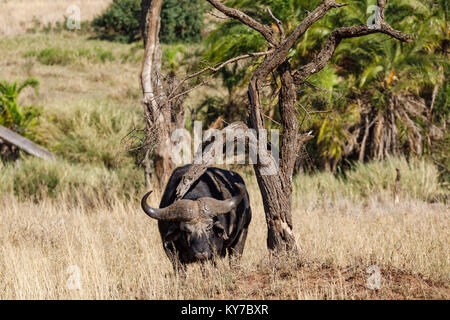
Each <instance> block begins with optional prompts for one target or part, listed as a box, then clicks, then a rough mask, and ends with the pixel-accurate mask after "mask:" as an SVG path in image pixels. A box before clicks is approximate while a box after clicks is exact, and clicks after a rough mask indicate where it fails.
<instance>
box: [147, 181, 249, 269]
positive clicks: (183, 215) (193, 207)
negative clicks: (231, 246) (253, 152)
mask: <svg viewBox="0 0 450 320" xmlns="http://www.w3.org/2000/svg"><path fill="white" fill-rule="evenodd" d="M236 186H237V187H238V188H239V194H238V195H237V196H234V197H232V198H230V199H226V200H217V199H214V198H210V197H203V198H198V199H196V200H188V199H181V200H178V201H175V202H173V203H172V204H171V205H169V206H168V207H165V208H152V207H151V206H149V205H148V203H147V198H148V196H149V195H150V194H151V193H152V191H150V192H148V193H147V194H146V195H145V196H144V197H143V198H142V201H141V206H142V209H143V210H144V212H145V213H146V214H147V215H148V216H149V217H151V218H153V219H156V220H162V221H172V222H174V224H172V225H171V228H170V229H169V230H168V232H167V234H166V235H165V236H164V237H163V241H165V242H173V241H177V240H178V241H181V243H183V247H184V248H186V249H187V250H185V252H183V254H184V255H185V258H186V260H188V261H201V260H207V259H211V258H212V256H213V252H214V249H217V247H218V246H220V244H221V243H222V244H223V242H224V241H225V240H227V239H228V236H227V232H226V230H225V228H224V227H223V226H222V224H221V223H220V221H219V220H218V219H214V218H215V217H218V216H220V215H223V214H226V213H228V212H230V211H231V210H233V209H235V208H236V207H237V206H238V205H239V203H240V202H241V201H242V199H243V198H244V196H245V187H244V186H243V185H240V184H237V185H236Z"/></svg>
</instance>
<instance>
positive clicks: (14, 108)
mask: <svg viewBox="0 0 450 320" xmlns="http://www.w3.org/2000/svg"><path fill="white" fill-rule="evenodd" d="M27 87H32V88H34V89H35V93H36V94H38V92H37V90H38V88H39V81H38V80H37V79H35V78H30V79H28V80H26V81H24V82H23V83H21V84H20V85H19V84H18V82H17V81H15V82H14V83H9V82H6V81H1V82H0V125H2V126H5V127H7V128H9V129H11V130H14V131H16V132H18V133H19V134H21V135H24V136H26V137H28V138H33V133H32V130H33V129H34V128H35V127H36V125H37V121H38V118H39V115H40V111H39V109H38V108H36V107H33V106H21V105H19V104H18V102H17V99H18V98H19V95H20V93H21V92H22V90H24V89H25V88H27Z"/></svg>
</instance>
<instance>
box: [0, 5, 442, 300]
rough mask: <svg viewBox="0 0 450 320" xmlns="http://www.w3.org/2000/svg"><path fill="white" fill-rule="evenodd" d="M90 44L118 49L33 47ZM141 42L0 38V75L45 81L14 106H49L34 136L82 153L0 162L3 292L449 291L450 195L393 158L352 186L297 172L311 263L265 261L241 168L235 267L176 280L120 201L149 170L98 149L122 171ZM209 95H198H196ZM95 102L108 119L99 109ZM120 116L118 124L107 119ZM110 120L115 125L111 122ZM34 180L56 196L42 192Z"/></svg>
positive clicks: (238, 294) (64, 295) (359, 173)
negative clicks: (44, 58) (243, 234)
mask: <svg viewBox="0 0 450 320" xmlns="http://www.w3.org/2000/svg"><path fill="white" fill-rule="evenodd" d="M3 2H4V1H3ZM43 2H44V1H33V3H43ZM57 2H61V1H47V3H55V5H56V3H57ZM74 2H75V1H74ZM92 2H94V1H92ZM95 2H97V3H100V2H101V1H95ZM15 3H17V5H19V4H22V5H23V3H25V1H8V3H6V4H5V3H2V4H0V15H7V14H6V13H5V10H1V9H2V8H3V7H2V6H5V5H8V6H13V5H14V4H15ZM3 21H5V20H3ZM95 47H101V48H102V49H103V50H109V51H111V53H112V55H113V56H114V57H115V60H114V61H106V62H98V61H92V60H89V59H78V58H74V60H73V61H68V63H67V64H66V65H64V66H63V65H43V64H42V63H40V62H39V61H37V59H36V57H35V56H29V55H26V53H27V52H29V51H36V52H40V51H42V50H44V49H47V48H64V49H66V48H67V49H70V50H74V51H77V50H79V49H82V50H90V51H91V52H94V49H95ZM139 50H142V49H139V48H136V49H133V48H132V47H131V46H128V45H123V44H112V43H108V42H104V41H97V40H87V39H86V38H85V37H79V36H77V35H76V34H73V33H70V32H62V33H61V34H46V35H43V34H32V35H22V36H16V37H3V38H0V55H1V56H2V59H1V60H0V72H1V80H8V81H13V80H15V79H16V78H17V79H20V80H24V79H26V78H28V77H36V78H38V79H39V81H40V83H41V88H40V95H39V96H38V97H35V95H34V93H33V92H32V91H31V90H30V91H25V92H24V94H23V96H21V98H20V100H21V101H20V102H21V103H23V104H35V105H38V106H39V107H41V109H42V110H43V116H42V119H41V121H42V125H41V129H42V130H41V132H40V136H39V137H40V138H41V139H42V140H43V141H45V142H46V144H47V146H49V147H51V148H52V150H53V151H55V152H57V153H58V155H59V156H60V157H61V158H63V159H66V161H67V160H72V161H74V162H75V163H69V162H64V161H62V162H61V163H57V164H52V165H48V164H45V165H44V164H39V163H37V161H33V160H31V161H22V162H21V167H20V168H15V167H13V166H8V167H4V166H2V165H1V163H0V299H20V298H22V299H79V298H85V299H187V298H193V299H210V298H216V299H219V298H228V299H236V298H241V299H265V298H267V299H306V298H309V299H341V298H342V299H390V298H401V299H413V298H426V299H449V298H450V288H449V285H448V283H449V280H450V260H449V255H448V252H449V243H450V228H449V224H450V219H449V208H448V206H447V205H446V204H444V202H445V199H446V197H447V198H448V190H447V191H443V190H441V189H440V187H439V185H438V184H437V180H436V176H437V172H436V168H434V167H433V166H430V165H427V164H426V163H425V162H419V163H415V162H411V163H407V162H405V161H400V160H395V159H394V160H392V159H391V160H390V161H389V162H386V163H373V164H370V165H367V166H361V167H360V168H359V169H358V170H355V171H354V172H351V173H349V174H348V176H347V181H342V180H339V179H336V178H334V177H332V176H331V175H329V174H328V175H327V174H319V175H315V176H311V177H302V178H301V179H298V180H295V181H294V184H295V189H296V194H295V196H294V210H293V215H294V231H295V234H296V236H297V243H298V246H299V248H300V252H301V260H302V262H303V264H302V266H298V265H294V264H288V265H286V266H285V267H283V268H281V269H280V270H275V269H274V268H273V265H272V264H271V263H270V262H269V260H268V258H267V250H266V246H265V243H266V234H267V231H266V225H265V219H264V213H263V208H262V201H261V197H260V194H259V191H258V190H257V186H256V182H255V180H254V177H250V176H246V181H247V183H248V184H249V190H250V196H251V202H252V209H253V212H254V215H253V216H254V218H253V221H252V223H251V225H250V230H249V238H248V241H247V244H246V249H245V251H244V256H243V260H242V264H241V268H239V269H232V270H231V269H230V268H229V266H228V263H227V261H226V260H223V261H220V262H219V263H218V266H217V268H212V267H210V268H207V272H206V274H202V273H201V271H200V270H199V269H200V268H199V267H198V266H193V267H191V268H189V270H188V274H187V279H186V281H182V280H180V279H178V278H177V277H176V276H175V275H174V273H173V271H172V267H171V265H170V263H169V261H168V260H167V258H166V256H165V254H164V252H163V250H162V245H161V240H160V237H159V233H158V232H157V228H156V223H155V222H154V221H151V220H150V219H149V218H148V217H146V216H145V215H144V214H143V213H142V212H141V209H140V208H139V207H138V203H137V202H138V201H137V200H133V201H132V200H128V201H127V200H124V192H123V191H124V190H126V191H128V192H130V193H133V192H137V193H141V191H139V186H134V185H133V184H132V183H129V182H127V180H126V178H125V176H127V177H128V180H130V178H129V177H130V176H131V177H132V178H131V180H133V179H134V178H133V177H134V176H133V174H135V175H136V179H134V180H137V179H139V178H138V177H139V176H141V173H140V172H138V171H137V170H134V169H133V170H131V169H129V171H127V170H128V169H127V168H128V167H127V168H123V170H121V168H118V169H116V170H111V171H108V170H107V169H106V168H105V167H104V164H103V162H105V161H98V160H96V159H97V158H98V156H99V154H98V153H96V152H93V151H95V150H97V151H98V149H101V150H102V151H104V149H108V150H110V151H111V152H110V155H108V157H107V158H111V159H113V160H114V161H111V163H112V164H113V165H111V166H112V167H114V166H115V164H116V161H115V159H116V157H117V154H116V153H120V152H119V151H117V150H116V149H118V148H119V146H120V142H119V141H117V140H120V138H121V136H123V134H124V132H126V130H125V128H123V127H124V126H130V123H133V122H134V121H135V120H136V121H138V120H137V119H136V115H137V114H139V112H140V110H141V106H140V103H139V97H140V89H139V79H138V74H139V69H140V63H139V61H138V60H136V57H139V56H140V55H142V51H139ZM124 57H126V58H127V59H123V58H124ZM205 90H206V89H205ZM211 90H212V89H211ZM214 90H215V89H214ZM204 92H205V91H204ZM201 98H202V95H201V94H200V93H199V92H198V91H196V92H195V93H193V94H192V95H191V97H190V99H189V104H191V106H192V105H195V103H197V102H198V101H199V100H200V99H201ZM96 111H98V112H100V113H102V114H103V115H105V117H107V118H108V119H109V120H108V119H104V118H102V117H94V116H95V112H96ZM77 114H78V115H79V116H77ZM97 118H98V119H97ZM116 118H121V119H122V120H121V121H114V123H113V122H112V120H113V119H116ZM73 119H76V123H72V124H71V123H70V122H71V120H73ZM94 120H95V121H94ZM110 121H111V123H110ZM115 123H120V126H119V128H118V130H116V131H114V130H112V129H113V128H114V124H115ZM136 125H137V126H138V127H139V125H140V124H139V122H138V123H137V124H136ZM105 129H107V130H106V131H105ZM60 132H61V133H60ZM67 132H69V133H70V134H66V133H67ZM105 132H106V133H105ZM73 136H75V137H76V139H75V138H74V139H73V140H70V138H71V137H73ZM58 137H59V138H58ZM107 145H109V147H108V148H107ZM58 146H65V147H61V150H58ZM77 148H78V149H77ZM81 149H83V150H85V151H84V152H82V151H79V152H75V151H74V150H81ZM114 150H115V152H113V151H114ZM87 151H92V152H87ZM122 154H123V152H122ZM119 155H120V154H119ZM128 162H129V161H128ZM128 162H127V161H125V164H127V163H128ZM120 163H121V165H123V163H122V162H120ZM396 167H400V169H401V172H402V185H401V198H402V202H401V204H400V205H398V206H394V205H393V203H392V183H393V181H394V178H395V168H396ZM36 169H38V170H36ZM122 171H123V172H122ZM125 182H127V183H125ZM120 183H122V184H123V185H120ZM49 186H51V188H50V187H49ZM35 187H37V188H43V189H45V188H47V189H48V190H54V191H55V192H54V194H52V197H46V196H45V194H43V195H44V196H42V197H37V193H38V192H37V191H36V190H38V191H39V189H33V188H35ZM17 193H20V194H21V195H22V197H20V198H18V197H17ZM14 194H16V195H14ZM105 195H107V199H105V200H104V201H101V200H98V198H100V197H102V196H105ZM105 197H106V196H105ZM157 197H158V195H153V198H152V201H153V204H156V203H157ZM130 198H132V199H134V197H133V196H131V197H130ZM79 199H84V201H80V200H79ZM99 201H100V202H99ZM431 202H434V203H431ZM371 265H377V266H379V267H380V269H381V272H382V282H381V289H380V290H375V291H372V290H369V289H367V287H366V281H367V279H368V277H369V275H368V274H366V269H367V267H369V266H371ZM70 266H78V267H79V269H80V271H81V289H80V290H70V289H69V288H68V286H67V280H68V278H69V277H70V276H71V274H72V273H71V272H72V271H70V270H69V271H68V268H69V267H70Z"/></svg>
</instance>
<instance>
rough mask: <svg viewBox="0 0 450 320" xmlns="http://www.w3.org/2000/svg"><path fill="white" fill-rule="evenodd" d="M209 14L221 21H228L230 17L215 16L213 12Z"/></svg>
mask: <svg viewBox="0 0 450 320" xmlns="http://www.w3.org/2000/svg"><path fill="white" fill-rule="evenodd" d="M207 13H208V14H210V15H212V16H213V17H215V18H217V19H221V20H227V19H228V17H221V16H219V15H218V14H215V13H214V12H212V11H208V12H207Z"/></svg>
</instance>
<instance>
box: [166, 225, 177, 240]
mask: <svg viewBox="0 0 450 320" xmlns="http://www.w3.org/2000/svg"><path fill="white" fill-rule="evenodd" d="M179 237H180V229H178V228H177V227H176V226H173V225H172V226H170V228H169V230H167V233H166V235H165V236H164V241H168V242H173V241H175V240H177V239H178V238H179Z"/></svg>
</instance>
